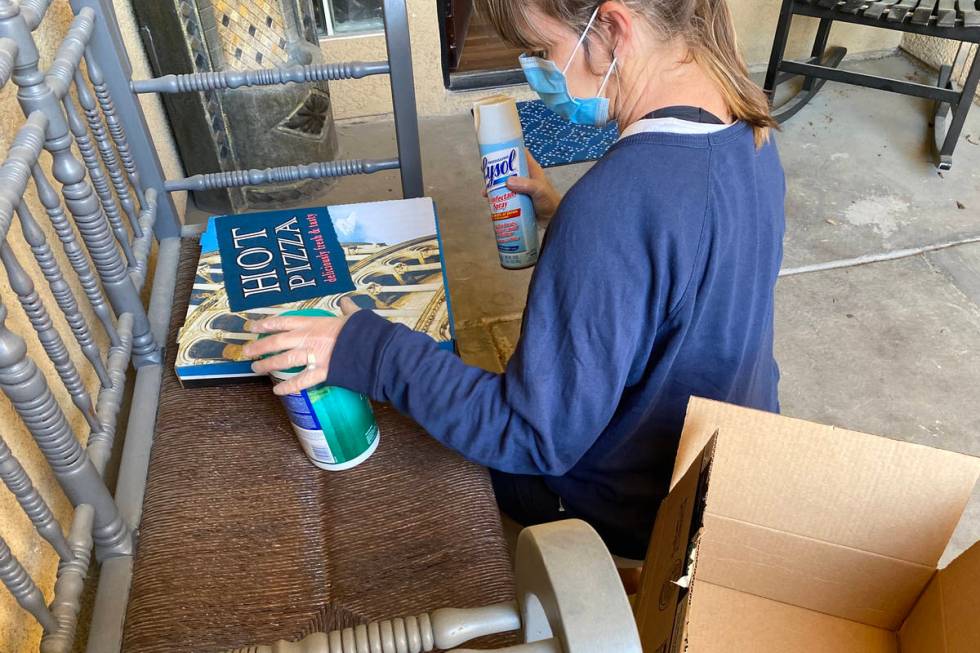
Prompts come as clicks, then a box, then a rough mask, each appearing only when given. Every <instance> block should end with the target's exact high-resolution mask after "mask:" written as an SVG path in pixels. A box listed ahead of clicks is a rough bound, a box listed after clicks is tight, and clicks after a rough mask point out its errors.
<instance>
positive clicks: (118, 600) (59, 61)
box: [0, 0, 639, 653]
mask: <svg viewBox="0 0 980 653" xmlns="http://www.w3.org/2000/svg"><path fill="white" fill-rule="evenodd" d="M50 3H51V0H21V1H20V2H19V3H18V2H15V1H14V0H0V86H3V85H6V84H8V83H13V84H14V85H16V86H17V87H18V93H17V97H18V99H19V101H20V104H21V107H22V109H23V113H24V115H25V117H26V118H25V121H24V123H23V125H22V126H21V127H20V129H19V130H18V131H17V134H16V137H15V138H14V139H13V142H12V143H11V145H10V147H9V150H8V152H7V155H6V159H5V160H4V161H3V162H2V165H0V264H2V267H3V268H4V272H5V274H6V278H7V280H8V281H9V283H10V287H11V288H12V290H13V291H14V293H15V294H16V295H17V297H18V299H19V302H20V304H21V309H22V310H23V311H24V312H25V313H26V315H27V317H28V318H29V321H30V323H31V325H32V326H33V328H34V331H35V334H34V335H33V336H29V337H34V338H37V340H38V341H39V342H40V344H41V345H42V347H43V350H44V352H45V354H46V355H47V357H48V358H49V359H50V361H51V363H52V365H53V367H54V369H55V370H56V372H57V376H58V379H57V380H55V379H50V380H49V379H47V378H45V376H44V375H43V374H42V372H41V371H40V370H39V368H38V366H37V365H36V364H35V362H34V360H32V358H31V356H30V355H29V354H28V348H27V346H26V341H25V337H28V335H27V334H17V333H14V332H13V331H11V330H10V329H9V328H8V327H7V326H6V318H7V315H8V311H9V310H11V309H10V308H9V307H7V306H3V305H2V304H0V390H2V392H3V394H4V395H5V397H6V400H9V401H10V402H11V404H12V405H13V407H14V408H15V409H16V412H17V413H18V415H19V416H20V419H21V420H22V421H23V423H24V424H25V425H26V426H27V428H28V429H29V431H30V433H31V434H32V435H33V437H34V440H35V442H36V444H37V447H38V448H39V449H40V451H41V452H42V453H43V455H44V457H45V459H46V460H47V463H48V464H49V466H50V468H51V470H52V472H53V474H54V476H55V477H56V478H57V480H58V482H59V483H60V485H61V487H62V488H63V490H64V492H65V494H66V496H67V497H68V498H69V500H70V501H71V504H72V505H73V506H74V514H73V518H72V521H71V526H70V528H69V531H68V533H67V534H65V533H63V532H62V531H61V528H60V526H59V525H58V523H57V522H56V521H55V519H54V517H53V514H52V511H51V509H50V508H49V506H48V505H47V504H46V503H45V501H44V499H43V498H42V497H41V496H40V494H39V493H38V492H37V490H36V489H35V487H34V485H33V483H32V482H31V479H30V478H29V477H28V476H27V474H26V473H25V470H24V468H23V467H22V465H21V464H20V463H19V462H18V460H17V459H16V458H15V457H14V455H13V453H12V452H11V450H10V449H9V447H7V445H6V444H5V443H4V441H3V440H2V434H0V478H2V480H3V482H4V484H5V485H6V487H7V488H8V489H9V490H10V491H11V492H12V493H13V494H14V496H15V497H16V499H17V501H18V503H19V504H20V506H21V507H22V508H23V510H24V512H25V513H26V514H27V516H28V517H29V518H30V520H31V522H32V523H33V524H34V526H35V527H36V529H37V532H38V534H39V535H40V537H41V538H43V539H44V540H45V541H46V542H47V543H48V544H49V545H50V546H51V547H52V548H53V550H54V551H56V552H57V554H58V557H59V558H60V561H61V564H60V565H59V568H58V575H57V581H56V584H55V590H54V600H53V601H52V602H51V603H50V605H48V604H46V603H45V601H44V598H43V596H42V594H41V592H40V591H39V589H38V587H37V586H36V584H35V583H34V581H33V580H32V579H31V577H30V576H29V575H28V574H27V572H26V571H25V569H24V568H23V566H22V565H21V564H20V563H19V562H18V560H17V559H16V558H15V557H14V556H13V554H12V553H11V551H10V549H9V547H8V546H7V545H6V543H5V542H4V540H3V539H2V535H0V580H2V582H3V584H4V585H5V586H6V588H7V590H9V591H10V592H11V593H12V594H13V596H14V597H15V599H16V600H17V602H18V603H19V604H20V605H21V606H22V607H23V608H24V610H25V611H26V613H27V614H29V615H30V618H33V619H36V620H37V621H38V622H39V623H40V624H41V626H42V627H43V629H44V637H43V640H42V644H41V650H42V651H44V652H45V653H65V652H67V651H71V650H73V649H74V647H75V645H76V642H75V639H76V630H77V626H78V618H79V607H80V600H81V594H82V591H83V588H84V579H85V575H86V574H87V573H88V569H89V562H90V556H91V555H92V552H93V551H94V553H95V557H96V559H97V560H98V561H99V563H100V580H99V587H98V591H97V595H96V600H95V608H94V613H93V616H92V623H91V624H90V629H89V630H90V632H91V636H90V637H89V639H88V642H87V650H88V651H89V652H90V653H103V652H116V651H119V650H120V644H121V636H122V624H123V619H124V614H125V609H126V603H127V598H128V595H129V588H130V582H131V578H132V570H133V553H134V532H135V531H136V530H137V529H138V527H139V524H140V513H141V508H142V503H143V496H144V490H145V482H146V476H147V468H148V465H149V450H150V445H151V443H152V439H153V434H154V428H155V421H156V415H157V408H158V404H159V393H160V386H161V378H162V372H163V370H162V366H163V362H162V357H161V344H162V343H163V342H164V340H165V336H166V330H167V326H168V323H169V320H170V312H171V306H172V303H173V296H174V284H175V274H176V269H177V262H178V253H179V250H180V241H181V234H182V227H181V222H180V218H179V216H178V214H177V211H176V208H175V206H174V203H173V202H172V200H171V198H170V195H169V192H171V191H176V190H205V189H211V188H217V187H231V186H242V185H253V184H262V183H268V182H275V181H281V180H297V179H312V178H320V177H333V176H340V175H352V174H366V173H372V172H376V171H379V170H388V169H395V168H398V169H400V170H401V177H402V189H403V192H404V194H405V196H406V197H417V196H420V195H422V190H423V186H422V177H421V159H420V153H419V141H418V124H417V117H416V110H415V95H414V81H413V76H412V64H411V50H410V44H409V38H408V24H407V14H406V8H405V2H404V0H385V2H384V8H385V31H386V35H387V44H388V45H387V47H388V60H387V61H379V62H369V63H360V62H354V63H346V64H330V65H309V66H298V67H293V68H288V69H269V70H258V71H248V72H219V73H206V74H195V75H167V76H164V77H161V78H157V79H149V80H136V81H133V80H131V75H132V70H131V68H130V66H129V61H128V58H127V56H126V52H125V49H124V46H123V43H122V39H121V36H120V33H119V31H118V28H117V25H116V22H115V14H114V12H113V9H112V6H113V5H112V1H111V0H70V4H71V7H72V8H73V10H74V12H75V18H74V20H73V22H72V24H71V26H70V29H69V30H68V32H67V34H66V35H65V38H64V39H63V41H62V43H61V44H60V47H59V48H58V50H57V54H56V57H55V59H54V61H53V62H52V63H51V65H50V66H49V67H48V69H47V70H41V69H40V67H39V66H40V63H39V56H38V50H37V47H36V45H35V41H34V36H33V32H34V31H35V30H36V29H37V28H38V27H39V26H40V25H41V23H42V21H43V20H44V16H45V13H46V11H47V9H48V6H49V5H50ZM83 71H84V73H87V76H86V75H85V74H83ZM379 74H390V76H391V86H392V99H393V105H394V113H395V125H396V130H397V145H398V154H397V156H396V157H393V158H390V159H385V160H378V161H366V160H350V161H331V162H318V163H310V164H308V165H299V166H289V167H281V168H270V169H266V170H244V171H238V172H231V173H227V172H223V173H216V174H207V175H199V176H194V177H190V178H186V179H176V180H167V179H165V178H164V174H163V171H162V169H161V166H160V162H159V160H158V158H157V156H156V153H155V150H154V147H153V142H152V139H151V137H150V133H149V131H148V128H147V125H146V121H145V119H144V116H143V113H142V111H141V108H140V104H139V102H138V98H137V94H139V93H184V92H197V91H201V90H204V89H231V88H238V87H241V86H254V85H273V84H286V83H302V82H309V81H323V80H337V79H357V78H361V77H365V76H367V75H379ZM86 77H87V79H86ZM72 90H74V95H73V94H72V92H71V91H72ZM75 98H77V105H76V100H75ZM74 148H77V151H78V153H79V154H80V155H81V160H79V159H78V158H77V157H76V156H75V153H74V152H75V150H74ZM42 150H47V151H48V152H49V154H50V155H51V157H52V161H53V165H52V176H53V179H50V178H49V177H48V175H47V173H46V172H45V171H44V170H43V169H42V168H41V167H40V166H39V165H38V157H39V156H40V154H41V152H42ZM32 184H33V186H34V188H35V189H36V191H37V194H38V197H39V199H40V203H41V205H42V206H43V207H44V212H45V214H46V216H45V217H43V218H42V217H41V216H36V215H34V214H33V213H32V212H31V210H30V209H29V207H28V205H27V204H26V203H25V202H23V201H22V200H23V196H24V193H25V191H26V190H28V187H29V186H30V185H32ZM56 185H57V186H60V192H59V190H58V189H56ZM15 216H16V218H17V219H18V221H19V222H20V227H21V232H22V234H23V237H24V239H25V240H26V242H27V244H28V245H29V248H30V250H31V253H32V254H33V257H34V258H35V260H36V263H37V266H38V268H39V269H40V270H41V272H42V275H43V277H44V280H45V282H46V283H47V284H48V286H49V287H50V289H51V292H52V295H53V297H54V298H55V304H56V307H49V306H46V305H45V303H44V302H43V301H42V300H41V298H40V296H39V295H38V293H37V288H36V286H35V282H34V279H33V277H32V276H31V275H30V274H28V273H27V272H26V271H25V268H24V267H23V265H24V264H23V262H22V261H20V260H18V257H17V255H16V254H15V249H14V248H13V247H11V246H10V245H9V239H10V238H11V237H12V236H11V234H10V227H11V224H12V222H13V220H14V217H15ZM43 219H47V220H50V221H51V224H52V226H53V229H54V231H55V233H56V234H57V236H58V240H59V241H60V245H58V246H60V247H62V248H63V249H64V252H65V254H66V257H67V260H68V261H69V262H70V265H71V268H72V269H71V270H70V271H64V270H62V269H61V268H60V266H59V264H58V263H57V260H56V259H55V257H54V255H53V252H52V247H54V246H55V245H52V244H51V243H49V242H47V239H46V236H45V233H46V232H45V230H44V229H42V228H41V226H40V223H39V220H43ZM76 232H77V234H78V235H79V236H80V238H78V237H77V236H76ZM154 244H156V245H157V255H156V269H155V270H154V274H153V275H152V277H153V285H152V288H151V289H150V292H149V302H148V303H147V304H146V305H144V303H143V301H142V300H141V296H142V294H143V292H142V291H143V286H144V285H145V283H146V281H147V279H148V277H149V272H150V271H149V270H148V265H149V254H150V251H151V248H152V246H153V245H154ZM66 275H75V277H76V278H77V280H78V284H77V286H78V287H80V288H81V290H82V292H83V293H84V295H85V296H84V297H79V296H76V295H75V293H74V292H73V290H72V288H73V287H75V286H73V285H72V284H69V283H68V280H67V278H66ZM82 302H88V304H89V306H90V307H91V309H92V311H93V313H94V315H95V316H96V317H97V321H98V323H97V324H89V323H88V322H87V321H86V319H85V317H84V316H83V312H82V310H81V308H80V306H81V303H82ZM52 311H60V313H61V314H62V315H63V317H64V319H65V321H66V323H67V324H68V325H69V327H70V328H69V331H70V337H72V338H74V339H75V340H76V342H77V343H78V346H79V348H80V350H81V352H82V354H83V356H84V359H85V360H84V363H82V364H84V365H88V366H91V368H92V369H93V371H94V373H95V375H96V376H97V378H98V379H99V381H100V385H101V387H100V388H99V389H98V393H97V396H95V397H93V396H91V395H90V394H89V393H88V392H87V390H86V388H85V386H84V384H83V383H82V381H81V375H80V373H79V368H78V367H77V366H76V365H77V364H79V363H81V362H80V361H74V360H72V358H71V357H70V355H69V353H68V348H67V347H66V345H65V342H64V340H63V339H62V335H61V332H60V331H58V330H57V329H55V327H54V325H53V322H52V316H51V312H52ZM100 330H101V331H102V332H104V334H105V336H106V340H107V341H108V342H109V347H108V348H107V350H106V351H102V350H100V348H99V347H98V346H97V345H96V342H97V340H101V338H96V332H97V331H100ZM130 363H132V369H133V372H130V369H131V366H130ZM50 383H61V384H62V385H63V386H64V387H65V389H66V390H67V392H68V396H69V397H70V398H71V404H72V405H70V406H68V405H66V406H62V405H59V403H58V402H57V401H56V399H55V395H54V394H53V393H52V387H51V385H49V384H50ZM130 384H131V386H132V388H133V391H132V406H131V410H130V412H129V420H128V423H127V424H126V425H124V427H123V429H122V430H123V437H124V438H125V439H124V441H123V443H122V445H123V448H122V460H121V466H120V471H119V478H118V481H117V484H116V491H115V495H114V496H113V494H112V493H110V490H109V489H108V487H107V486H106V484H105V483H104V481H103V478H102V477H103V474H104V472H105V469H106V466H107V463H108V460H109V457H110V454H111V452H112V450H113V447H114V442H115V440H116V436H117V432H118V431H119V430H120V425H119V423H118V421H119V413H120V408H121V405H122V402H123V395H124V392H125V391H126V389H127V387H128V386H129V385H130ZM71 411H78V412H80V413H81V414H82V415H83V416H84V419H85V423H86V425H87V427H88V428H89V429H90V436H89V438H88V444H87V446H85V447H83V446H82V445H81V444H80V443H79V438H78V437H77V435H76V433H74V432H72V428H71V426H70V423H69V420H68V419H67V415H68V414H70V413H71ZM570 570H574V573H569V571H570ZM517 571H518V586H519V590H520V591H519V595H518V596H519V601H518V603H517V604H507V605H496V606H490V607H488V608H482V609H477V610H469V611H463V610H440V611H436V612H434V613H432V614H431V615H422V616H420V617H409V618H405V619H394V620H390V621H384V622H379V623H374V624H365V625H363V626H359V627H357V628H352V629H347V630H344V631H338V632H335V633H320V634H317V635H314V636H312V637H310V638H308V639H307V640H305V641H304V642H301V643H296V644H289V643H280V644H276V645H273V646H271V647H270V646H261V645H260V646H256V647H252V648H249V649H246V650H248V651H252V652H254V653H259V652H262V651H321V652H327V653H367V652H368V651H370V652H372V653H374V652H376V651H382V652H383V653H392V652H395V651H397V652H398V653H402V652H403V651H412V652H414V653H418V651H422V650H425V651H429V650H432V649H433V647H435V646H439V647H440V648H447V647H450V646H458V645H460V644H462V643H464V642H465V641H468V640H469V639H471V638H472V637H475V636H479V635H481V634H487V633H497V632H504V631H510V630H515V629H518V628H523V630H524V633H525V637H526V641H527V642H530V643H528V644H525V645H521V646H518V647H515V648H512V649H510V650H514V651H524V652H525V653H531V652H545V651H548V652H555V651H560V650H564V651H582V652H583V653H587V652H591V651H596V652H597V651H600V650H601V651H605V650H611V649H610V646H611V647H612V649H614V650H617V651H622V652H624V653H629V652H630V651H639V643H638V639H637V638H636V635H635V626H634V625H633V621H632V617H631V615H630V611H629V605H628V603H627V602H626V597H625V595H624V594H623V592H622V588H621V586H620V585H619V581H618V576H617V575H616V573H615V568H614V566H613V564H612V561H611V559H610V558H609V555H608V553H607V552H606V550H605V548H604V547H603V546H602V544H601V541H600V540H599V539H598V538H597V536H596V535H595V534H594V532H592V531H591V529H589V528H588V527H587V526H585V525H584V524H581V523H576V522H572V523H564V524H559V525H553V526H546V527H541V528H538V529H533V530H529V531H527V532H525V534H524V535H523V536H522V540H521V545H520V550H519V554H518V570H517ZM583 597H585V600H584V601H583ZM596 599H599V600H597V601H596ZM592 601H596V604H597V605H599V606H600V607H599V608H598V609H596V608H595V607H592V603H591V602H592Z"/></svg>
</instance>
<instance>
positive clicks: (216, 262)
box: [176, 198, 455, 386]
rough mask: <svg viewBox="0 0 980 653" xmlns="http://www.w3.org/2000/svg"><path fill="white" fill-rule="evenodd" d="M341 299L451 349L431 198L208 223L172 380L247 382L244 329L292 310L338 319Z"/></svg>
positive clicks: (249, 336)
mask: <svg viewBox="0 0 980 653" xmlns="http://www.w3.org/2000/svg"><path fill="white" fill-rule="evenodd" d="M277 228H278V230H277ZM345 296H348V297H350V298H351V299H352V300H353V301H354V302H355V303H356V304H357V305H358V306H359V307H360V308H363V309H369V310H373V311H374V312H375V313H377V314H378V315H380V316H382V317H384V318H387V319H389V320H391V321H393V322H398V323H400V324H404V325H405V326H407V327H409V328H411V329H415V330H416V331H420V332H422V333H425V334H427V335H429V336H431V337H432V338H433V339H434V340H436V342H437V343H439V345H440V346H441V347H443V348H445V349H449V350H453V349H454V346H455V345H454V341H453V323H452V311H451V308H450V304H449V298H448V293H447V288H446V278H445V269H444V260H443V255H442V249H441V242H440V238H439V230H438V222H437V217H436V212H435V206H434V204H433V202H432V200H431V199H429V198H419V199H409V200H394V201H387V202H369V203H363V204H347V205H338V206H327V207H318V208H304V209H294V210H283V211H266V212H257V213H247V214H241V215H229V216H217V217H212V218H211V219H210V220H209V222H208V226H207V229H206V230H205V231H204V233H203V234H202V235H201V255H200V259H199V261H198V266H197V275H196V277H195V280H194V286H193V289H192V291H191V297H190V301H189V304H188V308H187V315H186V317H185V320H184V325H183V326H182V327H181V329H180V332H179V334H178V337H177V361H176V372H177V376H178V378H179V379H180V381H181V383H182V384H183V385H185V386H196V385H215V384H218V383H227V382H234V381H238V380H242V379H246V378H249V377H255V376H256V374H255V373H254V372H252V369H251V363H252V361H251V360H249V359H247V358H246V357H245V356H243V355H242V351H241V350H242V347H243V346H244V345H246V344H247V343H248V342H250V341H251V340H253V339H255V337H256V336H255V335H254V334H251V333H248V332H247V331H245V322H246V321H248V320H260V319H262V318H265V317H269V316H271V315H277V314H279V313H282V312H284V311H287V310H292V309H297V308H320V309H324V310H327V311H330V312H331V313H334V314H336V315H340V314H341V311H340V300H341V298H342V297H345Z"/></svg>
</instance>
